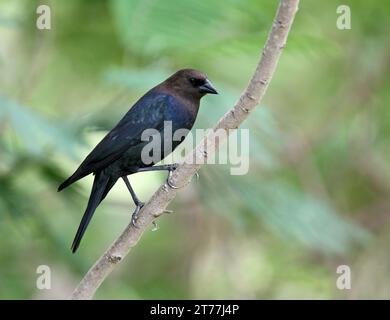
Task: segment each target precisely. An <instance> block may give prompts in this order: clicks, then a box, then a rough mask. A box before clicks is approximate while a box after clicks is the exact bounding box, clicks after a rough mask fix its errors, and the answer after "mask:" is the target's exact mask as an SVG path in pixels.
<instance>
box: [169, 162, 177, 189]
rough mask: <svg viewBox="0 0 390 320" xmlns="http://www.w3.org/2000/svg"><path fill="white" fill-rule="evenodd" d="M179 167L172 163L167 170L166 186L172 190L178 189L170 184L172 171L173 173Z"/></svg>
mask: <svg viewBox="0 0 390 320" xmlns="http://www.w3.org/2000/svg"><path fill="white" fill-rule="evenodd" d="M178 166H179V165H178V164H177V163H174V164H171V165H170V168H169V169H168V172H169V173H168V178H167V185H168V186H169V187H171V188H172V189H180V187H177V186H175V185H174V184H173V183H172V182H171V178H172V174H173V171H175V170H176V169H177V167H178Z"/></svg>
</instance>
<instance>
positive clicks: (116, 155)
mask: <svg viewBox="0 0 390 320" xmlns="http://www.w3.org/2000/svg"><path fill="white" fill-rule="evenodd" d="M207 93H210V94H217V91H216V90H215V89H214V87H213V86H212V84H211V82H210V81H209V80H208V79H207V76H206V75H205V74H204V73H202V72H200V71H196V70H193V69H182V70H179V71H177V72H176V73H174V74H173V75H172V76H170V77H169V78H168V79H166V80H165V81H164V82H162V83H160V84H159V85H157V86H156V87H154V88H152V89H151V90H150V91H148V92H147V93H146V94H145V95H144V96H142V97H141V98H140V99H139V100H138V101H137V102H136V104H135V105H134V106H133V107H132V108H131V109H130V110H129V111H128V112H127V113H126V115H125V116H124V117H123V118H122V120H120V121H119V123H118V124H117V125H116V126H115V127H114V128H113V129H112V130H111V131H110V132H109V133H108V134H107V135H106V136H105V137H104V138H103V139H102V141H100V142H99V143H98V145H97V146H96V147H95V148H94V149H93V150H92V151H91V153H90V154H89V155H88V156H87V157H86V158H85V160H84V161H83V162H82V163H81V165H80V166H79V167H78V169H77V170H76V171H75V172H74V173H73V174H72V175H71V176H70V177H69V178H68V179H66V180H65V181H64V182H63V183H62V184H61V185H60V186H59V187H58V191H61V190H62V189H64V188H66V187H68V186H69V185H71V184H72V183H73V182H75V181H77V180H79V179H81V178H84V177H85V176H87V175H89V174H91V173H93V174H94V176H95V178H94V181H93V186H92V191H91V195H90V197H89V200H88V205H87V208H86V210H85V213H84V216H83V218H82V220H81V223H80V226H79V228H78V230H77V233H76V236H75V238H74V241H73V244H72V252H73V253H74V252H76V250H77V248H78V247H79V245H80V241H81V238H82V237H83V235H84V232H85V230H86V228H87V226H88V224H89V222H90V220H91V218H92V216H93V214H94V212H95V210H96V208H97V207H98V205H99V204H100V203H101V202H102V201H103V199H104V198H105V197H106V196H107V194H108V192H109V191H110V189H111V188H112V187H113V186H114V184H115V183H116V182H117V180H118V179H119V178H122V179H123V181H124V182H125V184H126V186H127V188H128V190H129V192H130V195H131V197H132V199H133V201H134V203H135V205H136V209H135V211H134V213H133V215H132V223H133V224H134V225H136V221H137V214H138V212H139V210H140V209H141V208H142V206H143V203H142V202H141V201H140V200H139V199H138V197H137V195H136V194H135V192H134V190H133V188H132V186H131V184H130V182H129V180H128V178H127V176H128V175H131V174H134V173H137V172H145V171H154V170H166V171H168V172H169V173H171V172H172V171H173V170H175V169H176V165H175V164H171V165H159V166H154V165H155V164H156V163H157V162H158V161H159V160H161V159H163V158H164V157H166V156H167V155H168V153H167V152H166V151H165V150H164V144H167V143H170V144H171V145H172V147H171V151H173V150H174V149H175V148H176V147H177V146H178V145H179V144H180V143H181V142H182V140H181V141H173V140H172V136H171V137H169V138H167V137H166V136H165V135H164V134H163V133H164V123H165V122H166V121H170V123H171V126H172V131H173V132H175V131H176V130H177V129H188V130H190V129H191V128H192V126H193V124H194V122H195V119H196V116H197V114H198V109H199V104H200V99H201V98H202V97H203V96H204V95H206V94H207ZM146 129H155V130H157V132H159V134H160V135H161V148H160V149H161V150H162V152H161V155H160V157H159V158H160V159H158V160H157V161H153V162H152V163H147V164H145V163H144V161H143V160H142V157H141V153H142V150H143V148H144V147H145V145H146V144H147V143H148V141H143V139H141V136H142V133H143V132H144V131H145V130H146ZM164 139H165V140H166V139H169V140H170V141H164ZM168 152H169V151H168ZM169 153H170V152H169ZM168 181H169V179H168Z"/></svg>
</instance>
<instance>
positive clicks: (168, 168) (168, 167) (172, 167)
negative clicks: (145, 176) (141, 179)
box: [137, 163, 179, 189]
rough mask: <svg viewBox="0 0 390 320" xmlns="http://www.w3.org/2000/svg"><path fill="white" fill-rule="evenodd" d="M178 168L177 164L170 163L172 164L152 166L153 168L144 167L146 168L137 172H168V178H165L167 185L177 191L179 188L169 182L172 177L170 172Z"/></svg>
mask: <svg viewBox="0 0 390 320" xmlns="http://www.w3.org/2000/svg"><path fill="white" fill-rule="evenodd" d="M178 166H179V164H178V163H172V164H163V165H160V166H154V167H146V168H139V169H138V170H137V172H147V171H162V170H166V171H168V172H169V173H168V178H167V184H168V185H169V186H170V187H171V188H172V189H179V187H176V186H175V185H173V184H172V182H171V177H172V172H173V171H175V170H176V169H177V167H178Z"/></svg>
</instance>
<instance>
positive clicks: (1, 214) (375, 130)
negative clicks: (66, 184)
mask: <svg viewBox="0 0 390 320" xmlns="http://www.w3.org/2000/svg"><path fill="white" fill-rule="evenodd" d="M40 3H43V2H40V1H27V0H16V1H9V0H2V1H0V38H1V42H0V234H1V241H0V260H1V261H2V264H1V266H0V284H1V285H0V298H6V299H12V298H22V299H26V298H45V299H46V298H48V299H53V298H65V297H67V296H68V295H69V294H70V292H71V291H72V289H73V288H74V286H75V285H76V284H77V283H78V281H79V280H80V278H81V277H82V275H83V274H84V273H85V272H86V271H87V270H88V268H89V266H90V265H91V264H92V263H93V262H94V261H95V260H96V259H97V258H98V257H99V255H100V254H101V253H102V252H103V250H105V249H106V248H107V246H108V245H109V244H110V243H111V242H112V241H113V240H114V239H115V237H116V236H117V235H118V234H119V232H120V231H121V230H122V229H123V228H124V227H125V225H126V224H127V223H129V220H130V213H131V212H132V205H131V201H130V198H129V196H128V194H127V191H126V190H125V187H124V186H122V185H121V184H120V183H118V185H117V186H115V188H114V189H113V191H112V192H111V193H110V196H109V197H108V198H107V200H106V201H105V202H104V204H103V205H102V206H101V207H100V208H99V209H98V211H97V213H96V215H95V217H94V219H93V221H92V223H91V225H90V227H89V229H88V231H87V233H86V236H85V239H84V240H83V243H82V245H81V248H80V250H79V252H78V253H77V254H76V255H72V254H71V253H70V250H69V247H70V244H71V240H72V239H73V236H74V232H75V231H76V228H77V226H78V223H79V220H80V218H81V215H82V213H83V210H84V207H85V205H86V201H87V197H88V195H89V188H90V185H91V179H89V178H87V179H85V180H86V181H82V182H80V183H77V185H75V186H73V187H72V188H70V189H69V190H67V191H65V192H63V193H61V194H57V193H56V188H57V186H58V184H59V183H60V182H61V181H62V180H63V179H64V178H66V177H67V176H68V175H69V174H70V173H72V172H73V170H74V169H75V168H76V166H77V164H78V163H79V162H80V161H81V160H82V159H83V157H84V156H85V155H86V154H87V153H88V151H89V150H90V149H91V148H92V147H93V146H94V144H96V143H97V142H98V141H99V139H100V138H101V137H102V136H103V135H104V132H106V130H108V129H110V128H111V127H112V126H113V125H114V124H115V123H116V122H117V121H118V120H119V119H120V118H121V116H122V115H123V114H124V113H125V112H126V111H127V110H128V108H129V106H131V105H132V104H133V103H134V102H135V101H136V100H137V98H138V97H139V96H140V95H141V94H142V93H143V92H145V91H146V90H147V89H149V88H150V87H152V86H154V85H155V84H156V83H158V82H160V81H162V80H163V79H164V78H165V77H167V76H168V75H170V74H171V73H173V72H174V71H175V70H177V69H179V68H183V67H193V68H197V69H200V70H203V71H205V72H206V73H207V74H208V75H209V77H210V78H211V79H212V81H213V83H214V84H215V85H216V87H217V88H218V89H219V91H220V92H221V94H220V95H219V96H215V97H214V96H213V97H206V98H204V99H203V100H204V101H202V108H201V110H200V115H199V119H198V121H197V123H196V127H197V128H209V127H211V126H212V125H213V124H214V123H215V122H216V121H217V120H218V119H219V118H220V117H221V116H222V115H223V113H224V112H226V111H227V110H228V108H230V107H231V106H232V105H233V103H234V102H235V101H236V100H237V99H238V97H239V94H240V92H241V91H242V89H243V88H245V86H246V84H247V82H248V79H249V78H250V76H251V74H252V72H253V70H254V68H255V66H256V63H257V61H258V58H259V55H260V50H261V48H262V46H263V44H264V42H265V40H266V36H267V33H268V30H269V28H270V26H271V23H272V19H273V16H274V14H275V11H276V8H277V1H269V0H264V1H258V0H241V1H238V0H227V1H219V0H208V1H190V0H182V1H175V0H166V1H158V0H148V1H141V0H127V1H126V0H110V1H103V0H99V1H96V0H95V1H92V0H88V1H86V0H84V1H82V0H71V1H59V0H51V1H46V2H45V4H48V5H49V6H50V7H51V10H52V29H51V30H38V29H37V28H36V27H35V21H36V18H37V14H36V8H37V6H38V5H39V4H40ZM343 4H348V5H349V6H350V7H351V12H352V29H351V30H338V29H337V27H336V19H337V14H336V8H337V6H338V5H340V3H339V2H338V1H335V0H332V1H326V2H325V1H324V2H318V1H314V0H307V1H302V2H301V4H300V10H299V12H298V15H297V18H296V21H295V23H294V25H293V29H292V32H291V33H290V37H289V39H288V44H287V47H286V49H285V50H284V52H283V55H282V58H281V61H280V63H279V66H278V69H277V72H276V74H275V77H274V79H273V81H272V83H271V85H270V88H269V91H268V92H267V96H266V98H265V101H263V105H262V106H260V108H258V109H257V110H256V111H255V112H254V113H253V114H252V115H251V117H250V119H248V121H246V122H245V124H244V126H243V127H244V128H248V129H249V130H250V154H249V156H250V171H249V173H248V174H247V175H244V176H231V175H230V174H229V166H227V165H210V166H207V167H205V168H203V169H202V170H201V172H200V174H201V178H200V180H199V181H198V182H195V181H194V182H193V183H192V184H191V185H190V186H189V187H188V188H187V189H184V190H183V191H182V192H181V193H180V194H179V196H178V197H177V199H176V200H175V201H174V203H173V204H172V209H174V211H175V214H172V215H169V216H165V217H163V218H162V219H160V221H159V229H158V231H156V232H151V231H150V232H146V233H145V235H144V237H143V238H142V239H141V241H140V243H139V245H138V246H137V247H136V248H135V249H134V250H133V252H132V253H131V255H130V256H129V257H128V259H127V260H126V261H125V262H124V263H123V264H122V265H121V266H120V267H119V268H118V270H117V271H116V272H114V273H113V274H112V275H111V276H110V277H109V278H108V279H107V281H106V282H105V283H104V284H103V285H102V287H101V288H100V289H99V291H98V293H97V298H106V299H113V298H123V299H129V298H130V299H141V298H165V299H169V298H218V299H223V298H315V299H316V298H350V297H353V298H389V297H390V284H389V283H387V282H386V281H383V280H384V279H387V278H388V276H389V273H390V272H389V270H390V268H388V267H389V262H388V261H390V259H389V253H388V251H389V250H386V249H388V241H387V239H386V238H388V236H387V234H388V233H389V232H388V230H389V227H390V226H389V219H388V218H389V215H388V212H389V210H390V202H389V195H390V182H389V181H390V165H389V161H388V160H389V157H390V149H389V144H388V141H389V133H390V114H389V112H390V111H389V108H388V104H389V102H390V95H389V90H388V88H389V81H390V78H389V61H390V59H389V55H390V46H389V45H390V42H389V37H388V34H387V33H388V30H389V22H388V19H387V18H388V16H389V14H390V5H389V4H388V3H387V2H385V1H370V2H368V1H362V0H360V1H344V2H343ZM131 180H132V181H134V183H135V189H136V190H137V192H138V193H139V194H140V196H141V197H142V199H147V198H148V197H149V196H150V195H151V194H152V193H153V192H154V190H156V189H157V188H158V186H159V185H160V184H161V183H162V182H163V180H164V175H163V174H159V173H147V174H146V173H145V174H142V175H136V176H134V177H131ZM41 264H45V265H48V266H50V267H51V270H52V289H51V290H48V291H45V290H43V291H42V290H38V289H37V288H36V278H37V274H36V268H37V267H38V265H41ZM340 264H347V265H349V266H350V267H351V268H352V272H353V282H352V290H349V291H339V290H337V288H336V286H335V282H336V277H337V274H336V268H337V266H338V265H340Z"/></svg>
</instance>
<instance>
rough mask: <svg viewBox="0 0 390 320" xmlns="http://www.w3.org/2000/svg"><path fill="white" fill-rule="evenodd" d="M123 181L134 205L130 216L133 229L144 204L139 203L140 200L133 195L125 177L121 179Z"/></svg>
mask: <svg viewBox="0 0 390 320" xmlns="http://www.w3.org/2000/svg"><path fill="white" fill-rule="evenodd" d="M122 179H123V181H124V182H125V184H126V187H127V189H128V190H129V192H130V194H131V197H132V198H133V201H134V204H135V205H136V208H135V210H134V212H133V214H132V216H131V223H132V224H133V226H134V227H137V225H136V223H137V219H138V213H139V211H140V210H141V208H142V207H143V206H144V203H143V202H141V200H140V199H138V197H137V195H136V194H135V192H134V190H133V188H132V187H131V184H130V181H129V179H128V178H127V176H124V177H122Z"/></svg>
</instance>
